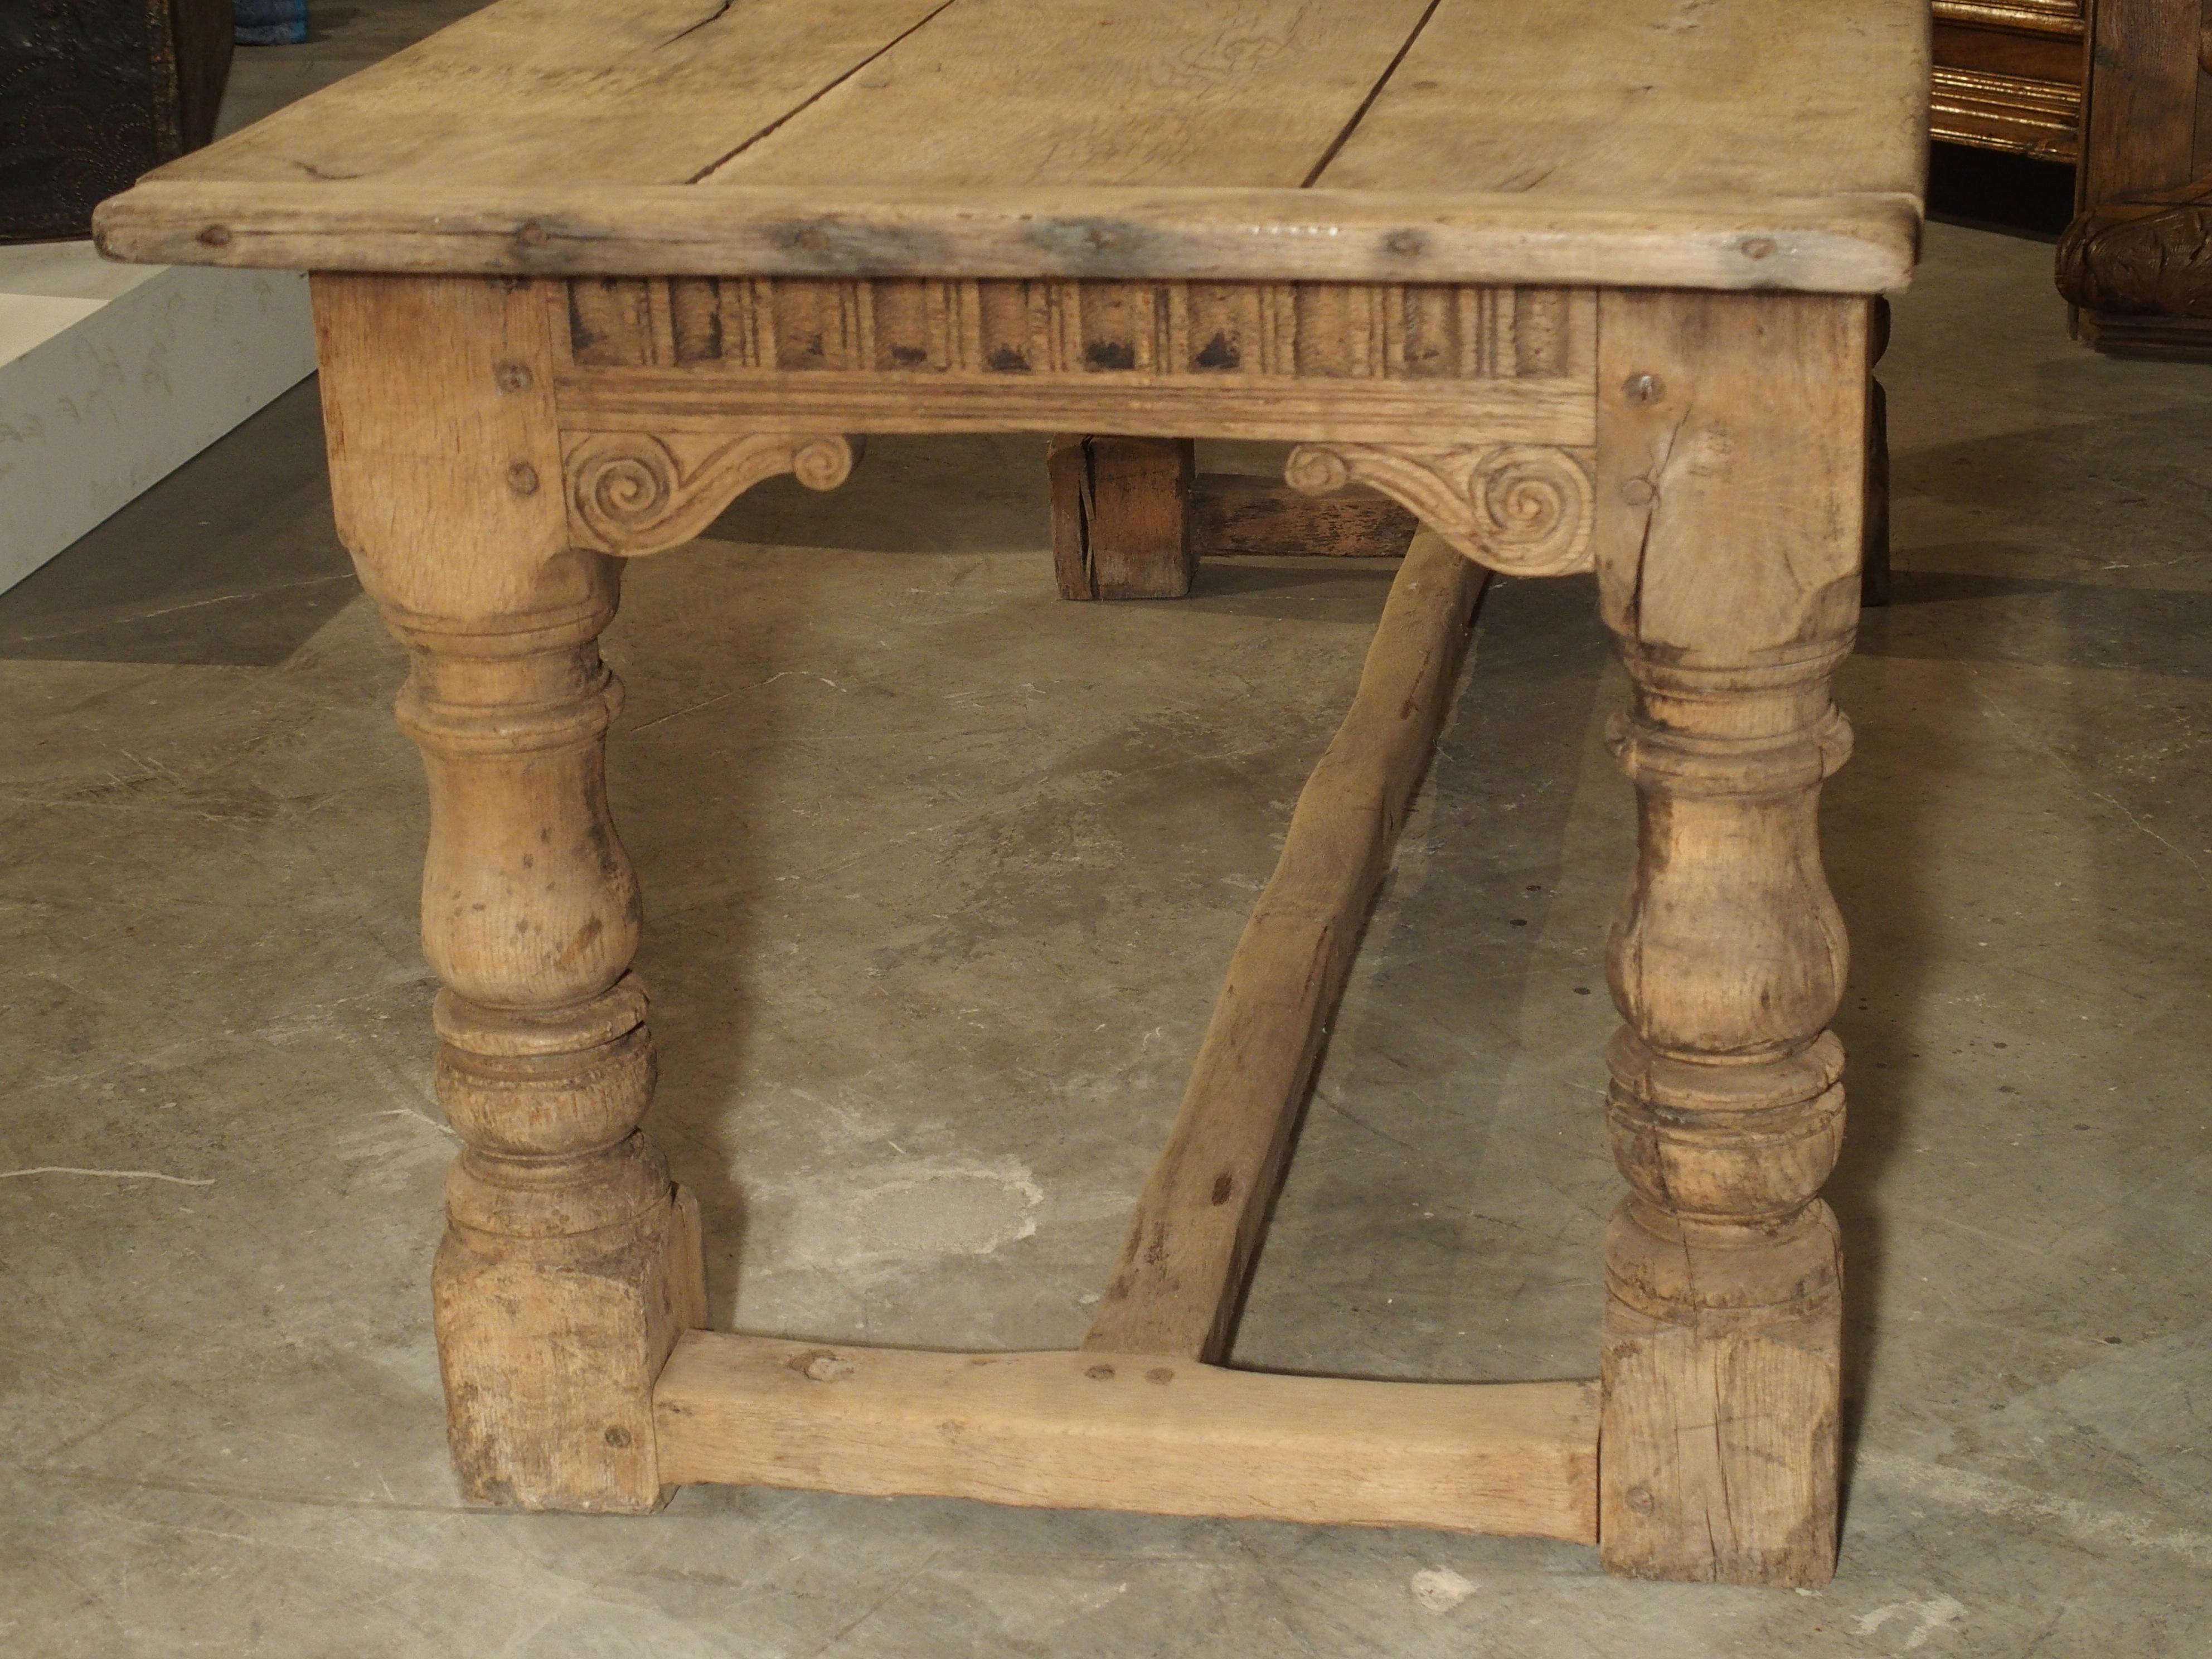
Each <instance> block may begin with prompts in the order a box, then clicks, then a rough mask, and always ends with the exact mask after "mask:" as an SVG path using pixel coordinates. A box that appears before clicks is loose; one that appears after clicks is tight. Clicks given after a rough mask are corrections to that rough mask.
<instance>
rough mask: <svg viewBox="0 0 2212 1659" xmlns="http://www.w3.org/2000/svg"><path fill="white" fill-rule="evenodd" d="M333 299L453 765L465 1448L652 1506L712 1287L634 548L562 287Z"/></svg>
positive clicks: (449, 1218) (419, 288)
mask: <svg viewBox="0 0 2212 1659" xmlns="http://www.w3.org/2000/svg"><path fill="white" fill-rule="evenodd" d="M314 303H315V322H316V328H317V332H318V336H319V356H320V361H321V363H322V392H323V398H324V400H325V405H324V406H325V411H326V426H327V430H328V434H329V442H330V455H331V494H332V497H333V500H334V501H335V503H336V505H337V522H338V532H339V535H340V536H341V538H343V540H344V542H345V544H346V546H347V548H348V550H349V551H350V552H351V553H352V554H353V556H354V561H355V564H356V568H358V569H359V571H360V573H361V577H362V586H364V587H366V588H367V589H368V592H369V593H370V594H371V595H372V596H374V599H376V602H377V604H378V605H379V607H380V610H381V611H382V612H383V615H384V618H385V621H386V624H387V625H388V626H389V627H390V629H392V634H393V635H395V636H396V637H397V638H398V640H399V641H401V643H402V644H404V646H406V647H407V648H408V653H409V657H410V670H409V673H408V677H407V684H406V688H405V690H404V691H402V693H401V694H400V698H399V706H398V718H399V724H400V726H401V728H402V729H403V730H404V731H405V732H406V733H407V734H408V736H409V737H410V738H413V739H414V741H415V743H416V745H417V746H418V747H419V748H420V749H421V750H422V763H423V769H424V771H425V773H426V775H427V777H428V786H429V797H430V836H429V846H428V851H427V853H426V855H425V858H424V862H423V872H422V946H423V952H424V955H425V956H426V957H428V960H429V963H430V966H431V967H432V968H433V969H435V971H436V973H437V975H438V977H439V979H440V980H441V981H442V983H443V987H444V988H443V989H442V990H441V991H440V993H439V994H438V998H437V1002H436V1006H435V1012H434V1020H435V1025H436V1029H437V1033H438V1037H439V1047H438V1058H437V1066H436V1084H437V1091H438V1101H439V1104H440V1105H441V1107H442V1108H443V1109H444V1111H445V1114H446V1118H447V1121H448V1122H449V1123H451V1124H452V1126H453V1129H454V1132H455V1133H457V1134H458V1135H459V1137H460V1140H461V1147H462V1150H461V1153H460V1156H459V1158H458V1159H457V1160H456V1162H455V1164H454V1167H453V1170H452V1172H451V1174H450V1175H449V1176H448V1177H447V1183H446V1232H445V1237H444V1239H443V1240H442V1242H441V1243H440V1245H439V1247H438V1254H437V1259H436V1261H435V1265H434V1267H433V1268H432V1273H431V1301H432V1308H433V1314H434V1318H435V1326H436V1330H437V1337H438V1358H439V1365H440V1369H441V1374H442V1376H443V1377H444V1380H445V1385H446V1403H447V1437H448V1439H449V1442H450V1443H451V1447H452V1450H453V1463H454V1468H455V1469H456V1471H457V1472H458V1474H459V1477H460V1484H461V1490H462V1492H463V1493H464V1494H465V1496H467V1497H469V1498H474V1499H477V1500H480V1501H489V1502H496V1503H504V1504H516V1505H519V1506H520V1507H523V1508H526V1509H566V1510H623V1511H630V1512H636V1511H642V1510H651V1509H653V1508H655V1507H657V1506H658V1505H659V1503H660V1502H661V1501H662V1499H663V1498H664V1497H665V1490H664V1486H665V1483H664V1480H663V1479H662V1477H661V1476H660V1474H659V1472H658V1471H657V1469H656V1468H655V1467H654V1463H653V1434H652V1420H651V1415H650V1412H651V1389H652V1386H653V1376H654V1375H655V1373H656V1372H657V1371H658V1370H659V1367H660V1364H661V1362H662V1361H663V1360H664V1359H665V1358H666V1356H667V1353H668V1351H669V1348H670V1346H671V1345H672V1344H673V1343H674V1341H675V1340H676V1334H677V1333H678V1331H679V1330H682V1329H684V1328H690V1327H692V1326H696V1325H700V1324H703V1323H704V1322H705V1319H706V1294H705V1285H704V1278H703V1272H702V1261H701V1256H700V1237H699V1224H698V1215H697V1211H696V1206H694V1205H693V1204H692V1203H691V1201H690V1199H689V1198H688V1197H686V1196H685V1195H684V1194H681V1193H679V1192H678V1191H677V1190H676V1189H675V1188H673V1187H672V1186H671V1182H670V1181H669V1176H668V1166H667V1164H666V1163H665V1160H664V1159H663V1158H661V1155H660V1153H659V1151H658V1150H657V1149H656V1148H655V1147H654V1146H653V1144H652V1143H651V1142H650V1141H649V1140H648V1139H646V1137H645V1136H644V1135H643V1134H642V1133H641V1132H640V1131H639V1129H638V1127H637V1125H638V1122H639V1121H640V1119H641V1117H642V1116H643V1115H644V1113H645V1110H646V1108H647V1104H648V1103H650V1101H651V1099H652V1097H653V1077H654V1064H653V1040H652V1036H651V1034H650V1032H649V1031H648V1030H647V1026H646V998H645V993H644V991H643V989H642V987H640V986H639V984H638V982H637V981H636V979H635V977H634V976H633V975H631V974H630V973H629V963H630V958H631V957H632V956H633V955H634V954H635V951H636V949H637V941H638V929H639V906H638V895H637V882H636V878H635V874H634V873H633V872H632V870H631V867H630V864H629V859H628V857H627V856H626V855H625V854H624V853H623V848H622V843H621V842H620V841H619V840H617V837H616V835H615V830H614V823H613V820H612V817H611V815H610V813H609V811H608V806H607V795H606V777H605V759H604V753H603V750H604V740H605V732H606V730H607V726H608V725H609V723H610V722H611V720H612V719H613V718H614V714H615V712H616V710H617V708H619V707H620V706H621V697H622V688H621V685H620V683H619V682H617V680H616V678H614V676H613V675H612V674H611V672H610V671H608V670H607V668H606V666H605V664H604V663H603V662H601V660H600V659H599V646H598V636H599V632H600V630H601V629H604V628H605V626H606V624H607V623H608V622H609V621H610V620H611V618H612V617H613V616H614V611H615V602H616V596H617V591H618V586H617V573H618V571H619V568H620V567H619V565H618V564H617V562H615V561H613V560H611V559H607V558H603V557H600V556H597V555H595V554H591V553H586V552H583V551H580V550H576V549H574V547H572V546H571V545H570V544H569V538H568V522H567V513H566V510H565V507H564V505H563V502H562V490H561V489H560V480H561V465H562V462H561V453H560V448H559V434H558V429H557V427H556V423H555V420H554V416H553V404H552V398H551V374H550V370H551V367H552V356H553V351H552V341H551V338H550V331H549V329H548V326H547V319H548V317H549V315H550V313H549V311H548V308H547V306H546V303H545V298H544V295H540V294H537V293H534V292H532V290H531V289H529V288H528V286H527V285H516V284H512V283H499V282H492V281H485V280H482V279H477V278H466V277H464V278H459V279H449V280H445V281H435V280H433V281H408V282H389V281H382V280H379V279H376V278H364V277H354V276H322V277H319V278H317V279H316V281H315V283H314Z"/></svg>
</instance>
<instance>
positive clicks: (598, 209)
mask: <svg viewBox="0 0 2212 1659" xmlns="http://www.w3.org/2000/svg"><path fill="white" fill-rule="evenodd" d="M206 153H207V154H210V155H212V154H213V153H214V150H213V149H210V151H208V152H206ZM93 234H94V238H95V240H97V241H98V243H99V245H100V251H101V252H103V253H105V254H106V256H107V257H108V258H113V259H126V260H140V261H144V262H149V263H155V264H213V265H243V266H258V267H265V268H272V269H276V270H363V271H392V272H405V271H419V272H428V273H446V272H456V273H457V272H465V271H478V272H488V273H497V274H505V275H515V276H540V275H544V276H569V275H576V274H581V273H596V274H599V275H603V276H729V275H732V274H733V273H753V274H758V275H763V276H915V277H933V276H934V277H952V276H982V277H1014V278H1020V277H1042V276H1072V277H1097V278H1121V279H1150V278H1155V277H1158V278H1187V279H1190V280H1194V281H1221V282H1296V281H1308V282H1356V283H1393V282H1407V283H1461V282H1464V283H1569V284H1571V283H1596V284H1601V285H1605V286H1614V287H1671V288H1713V289H1809V290H1813V291H1816V292H1826V293H1863V294H1874V293H1881V292H1883V291H1885V290H1888V289H1901V288H1904V287H1905V286H1906V285H1907V284H1908V283H1910V282H1911V278H1912V268H1913V265H1914V263H1915V261H1916V259H1917V253H1918V248H1919V240H1920V201H1919V197H1918V195H1917V191H1916V192H1915V193H1911V194H1891V193H1881V192H1854V193H1852V194H1850V195H1845V196H1829V197H1780V196H1762V197H1751V198H1747V197H1736V196H1719V197H1711V196H1708V197H1694V196H1690V195H1686V194H1685V195H1680V196H1674V197H1664V198H1660V199H1650V198H1640V197H1625V196H1622V195H1620V194H1618V193H1615V192H1612V191H1607V192H1604V193H1591V194H1588V195H1577V196H1571V197H1568V196H1542V197H1532V196H1530V195H1528V194H1527V193H1524V192H1516V191H1489V192H1474V191H1468V190H1465V189H1464V188H1462V187H1460V186H1457V185H1453V184H1450V183H1449V182H1446V183H1444V184H1443V185H1439V186H1437V188H1436V189H1433V190H1427V191H1422V190H1411V189H1405V188H1392V189H1388V190H1383V189H1377V190H1371V191H1370V190H1356V189H1346V190H1337V189H1313V190H1296V189H1279V190H1217V189H1210V188H1205V187H1200V186H1192V187H1189V188H1187V189H1171V190H1153V189H1132V188H1127V187H1121V186H1113V185H1087V186H1080V187H1078V186H1066V187H1043V188H1030V189H1013V188H994V189H992V190H989V191H975V190H961V191H924V190H921V189H915V190H910V191H885V190H879V189H876V188H872V187H870V186H868V185H860V184H854V183H842V184H839V185H824V186H822V187H819V188H804V187H802V188H796V189H794V188H769V187H757V188H749V189H742V190H741V189H738V188H734V187H732V188H730V189H726V190H714V191H706V190H701V189H697V188H694V187H691V186H689V185H594V184H582V183H571V182H568V180H567V179H566V178H565V177H564V176H562V175H561V174H560V173H557V172H556V173H554V174H553V175H551V176H550V177H549V178H548V179H546V180H545V182H544V183H542V184H539V185H532V186H530V187H528V188H523V187H521V186H518V185H483V186H477V185H466V184H456V183H453V182H451V181H448V182H447V183H444V184H439V183H435V182H433V181H430V180H427V179H426V180H425V181H424V182H423V183H422V184H421V185H389V184H383V183H379V182H376V181H374V179H368V180H363V181H361V182H347V183H344V184H343V185H316V184H303V183H294V182H285V181H282V180H272V181H270V182H266V183H262V182H250V183H241V182H238V181H235V180H232V179H222V178H206V179H202V178H197V177H195V178H190V179H171V178H169V177H168V176H167V175H165V174H163V173H160V172H158V171H156V172H155V173H149V174H148V175H146V177H145V178H143V179H141V180H140V181H139V183H138V184H137V185H136V186H135V187H133V188H132V189H131V190H129V191H125V192H124V193H123V194H122V195H120V196H115V197H109V198H108V200H106V202H103V203H102V204H100V210H99V211H98V212H97V213H96V214H95V215H94V218H93Z"/></svg>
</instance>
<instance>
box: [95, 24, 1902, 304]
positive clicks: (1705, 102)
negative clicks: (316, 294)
mask: <svg viewBox="0 0 2212 1659" xmlns="http://www.w3.org/2000/svg"><path fill="white" fill-rule="evenodd" d="M1928 73H1929V71H1928V15H1927V8H1926V5H1925V0H1820V3H1810V0H1802V3H1800V0H1790V3H1776V0H1547V3H1545V4H1543V5H1534V6H1532V5H1529V4H1528V3H1527V0H840V3H838V4H836V5H834V6H825V5H823V4H821V3H819V0H625V3H624V4H623V5H621V6H615V7H611V6H607V5H605V3H604V0H496V3H494V4H492V5H490V6H489V7H487V8H486V9H484V10H483V11H480V12H478V13H476V14H475V15H472V16H470V17H468V18H466V19H465V20H463V21H460V22H459V23H457V24H455V25H453V27H449V28H447V29H445V30H443V31H441V32H440V33H437V34H435V35H433V36H432V37H430V38H429V39H428V40H424V41H422V42H421V43H419V44H418V45H416V46H414V47H411V48H410V49H409V50H407V51H405V52H400V53H399V54H398V55H397V56H395V57H393V58H389V59H386V61H385V62H383V63H381V64H377V65H376V66H374V68H372V69H369V70H365V71H364V72H362V74H360V75H356V76H353V77H352V78H350V79H349V80H347V81H344V82H341V83H339V84H338V85H337V86H334V87H331V88H327V89H326V90H325V91H323V92H320V93H318V94H314V95H313V96H312V97H309V98H307V99H303V100H301V101H300V102H299V103H296V104H295V105H292V106H289V108H287V109H284V110H283V111H280V112H278V113H276V115H273V116H271V117H270V118H268V119H266V120H264V121H262V122H259V123H258V124H256V125H253V126H252V127H249V128H247V129H246V131H242V132H240V133H237V134H234V136H232V137H229V138H227V139H225V140H223V141H222V143H217V144H215V145H213V146H210V148H208V149H204V150H200V151H197V152H196V153H195V154H193V155H188V156H185V157H184V158H183V159H182V160H180V161H173V162H171V163H170V164H169V165H167V166H166V167H160V168H157V169H155V171H154V172H152V173H149V174H147V175H146V177H145V178H143V179H141V180H140V181H139V183H138V184H137V185H136V186H135V187H134V188H133V189H131V190H130V191H126V192H125V194H123V195H122V196H119V197H115V198H113V199H112V200H111V201H109V202H108V203H106V204H104V205H103V206H102V208H101V210H100V214H99V216H98V220H97V223H96V234H97V235H98V237H99V240H100V246H101V247H102V249H103V250H104V251H105V252H107V253H109V254H110V255H111V256H112V257H114V258H128V259H145V260H161V261H169V262H175V263H196V264H237V265H262V266H274V267H278V268H293V269H310V270H390V271H486V272H512V273H526V274H532V275H568V274H577V273H597V274H602V275H649V274H659V275H690V274H719V275H740V274H751V275H807V276H1079V277H1080V276H1099V277H1119V278H1127V277H1161V278H1169V277H1182V278H1199V279H1206V278H1218V279H1221V280H1232V279H1234V280H1257V281H1297V280H1314V281H1326V280H1358V281H1392V282H1529V283H1607V284H1620V285H1631V284H1636V285H1641V284H1663V285H1673V286H1684V287H1702V288H1725V289H1746V288H1786V289H1816V290H1825V291H1832V292H1851V293H1866V292H1874V291H1876V290H1879V289H1887V288H1895V287H1898V286H1901V285H1902V284H1903V283H1904V282H1905V279H1906V277H1907V276H1908V275H1909V273H1910V271H1911V265H1912V261H1913V257H1914V252H1915V249H1916V246H1917V240H1918V228H1919V221H1920V191H1921V169H1922V157H1923V152H1924V141H1925V126H1926V106H1927V92H1928Z"/></svg>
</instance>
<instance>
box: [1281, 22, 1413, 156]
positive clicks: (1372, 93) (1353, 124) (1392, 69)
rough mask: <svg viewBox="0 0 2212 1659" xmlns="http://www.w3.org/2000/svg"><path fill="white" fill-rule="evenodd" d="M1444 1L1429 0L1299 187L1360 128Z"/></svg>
mask: <svg viewBox="0 0 2212 1659" xmlns="http://www.w3.org/2000/svg"><path fill="white" fill-rule="evenodd" d="M1442 4H1443V0H1429V5H1428V9H1427V10H1425V11H1424V12H1423V13H1422V14H1421V21H1419V22H1418V23H1416V24H1414V25H1413V33H1410V34H1408V35H1407V37H1406V40H1405V44H1403V45H1402V46H1400V47H1399V48H1398V55H1397V56H1396V57H1395V58H1392V59H1391V60H1390V61H1389V63H1388V64H1384V65H1383V73H1382V74H1381V75H1380V76H1377V77H1376V82H1375V84H1374V85H1373V86H1371V87H1370V88H1368V89H1367V95H1366V96H1365V97H1364V98H1363V99H1361V100H1359V107H1358V109H1356V110H1354V111H1352V118H1351V119H1350V120H1349V121H1346V123H1345V124H1344V129H1343V131H1340V132H1339V133H1338V134H1337V135H1336V137H1334V138H1332V139H1330V140H1329V141H1328V149H1325V150H1323V151H1322V153H1321V160H1319V161H1316V162H1315V163H1314V164H1313V167H1312V168H1311V170H1310V171H1309V172H1308V173H1307V174H1306V176H1305V177H1304V179H1300V180H1299V181H1298V188H1299V189H1300V190H1311V189H1312V188H1313V187H1314V185H1316V183H1317V182H1319V180H1320V179H1321V176H1322V173H1326V172H1328V164H1329V163H1330V162H1331V161H1334V160H1336V154H1337V152H1338V151H1339V150H1340V149H1343V148H1344V147H1345V145H1346V143H1348V142H1349V141H1350V139H1351V137H1352V134H1353V133H1355V132H1357V131H1359V124H1360V123H1361V122H1362V121H1364V120H1365V119H1366V118H1367V112H1368V111H1369V110H1370V109H1373V108H1374V107H1375V100H1376V99H1378V98H1380V97H1381V96H1382V95H1383V88H1385V87H1387V86H1389V84H1390V77H1391V76H1394V75H1395V74H1396V73H1397V72H1398V65H1399V64H1402V63H1404V62H1405V61H1406V55H1407V53H1408V52H1412V51H1413V42H1415V41H1416V40H1419V39H1420V38H1421V31H1422V30H1423V29H1425V28H1426V27H1428V26H1429V19H1431V17H1434V16H1435V15H1437V7H1438V6H1440V5H1442Z"/></svg>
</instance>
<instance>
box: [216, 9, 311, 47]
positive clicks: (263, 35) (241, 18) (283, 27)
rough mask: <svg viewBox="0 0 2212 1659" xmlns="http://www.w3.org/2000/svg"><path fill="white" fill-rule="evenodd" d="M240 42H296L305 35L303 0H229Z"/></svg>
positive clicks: (258, 44)
mask: <svg viewBox="0 0 2212 1659" xmlns="http://www.w3.org/2000/svg"><path fill="white" fill-rule="evenodd" d="M231 12H232V15H233V17H234V19H235V20H236V28H237V40H238V44H239V45H240V46H298V45H299V44H300V43H301V41H303V40H306V39H307V0H231Z"/></svg>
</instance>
